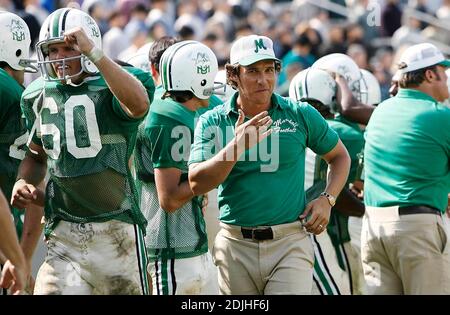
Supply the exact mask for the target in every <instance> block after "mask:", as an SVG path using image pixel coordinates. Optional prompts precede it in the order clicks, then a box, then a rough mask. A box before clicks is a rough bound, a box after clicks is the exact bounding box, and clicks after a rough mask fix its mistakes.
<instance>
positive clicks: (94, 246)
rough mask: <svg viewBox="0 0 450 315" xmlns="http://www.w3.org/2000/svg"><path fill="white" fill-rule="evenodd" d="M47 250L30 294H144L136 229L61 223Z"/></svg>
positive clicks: (143, 259) (109, 224)
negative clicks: (32, 291) (33, 289)
mask: <svg viewBox="0 0 450 315" xmlns="http://www.w3.org/2000/svg"><path fill="white" fill-rule="evenodd" d="M47 246H48V252H47V255H46V257H45V261H44V263H43V264H42V266H41V268H40V269H39V272H38V275H37V278H36V285H35V291H34V294H45V295H47V294H64V295H66V294H71V295H72V294H83V295H91V294H104V295H110V294H111V295H112V294H121V295H139V294H148V282H147V281H148V280H147V273H146V267H147V255H146V250H145V244H144V238H143V235H142V232H141V230H140V229H139V227H138V226H137V225H133V224H129V223H125V222H121V221H117V220H111V221H108V222H103V223H81V224H79V223H70V222H66V221H61V222H59V223H58V225H57V227H56V228H55V230H54V231H53V232H52V233H51V235H50V236H49V238H48V240H47Z"/></svg>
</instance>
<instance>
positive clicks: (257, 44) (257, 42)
mask: <svg viewBox="0 0 450 315" xmlns="http://www.w3.org/2000/svg"><path fill="white" fill-rule="evenodd" d="M260 49H264V50H267V47H266V46H264V41H263V39H262V38H260V39H255V53H258V51H259V50H260Z"/></svg>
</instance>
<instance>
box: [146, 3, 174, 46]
mask: <svg viewBox="0 0 450 315" xmlns="http://www.w3.org/2000/svg"><path fill="white" fill-rule="evenodd" d="M169 11H170V4H169V2H168V1H167V0H156V1H152V9H151V10H150V12H149V13H148V16H147V20H146V23H147V26H148V28H149V31H150V34H151V37H152V38H153V39H154V40H157V39H159V38H162V37H163V36H174V35H175V30H174V29H173V24H174V23H175V19H173V18H172V15H171V13H170V12H169Z"/></svg>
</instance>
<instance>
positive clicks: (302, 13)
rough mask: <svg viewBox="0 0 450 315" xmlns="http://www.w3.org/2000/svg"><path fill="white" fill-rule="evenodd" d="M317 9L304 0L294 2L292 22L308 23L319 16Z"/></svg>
mask: <svg viewBox="0 0 450 315" xmlns="http://www.w3.org/2000/svg"><path fill="white" fill-rule="evenodd" d="M319 10H320V9H319V8H318V7H317V6H315V5H313V4H311V3H308V1H306V0H294V1H293V2H292V6H291V11H292V12H293V14H294V20H295V21H297V22H303V21H308V20H309V19H311V18H313V17H315V16H317V15H318V14H319Z"/></svg>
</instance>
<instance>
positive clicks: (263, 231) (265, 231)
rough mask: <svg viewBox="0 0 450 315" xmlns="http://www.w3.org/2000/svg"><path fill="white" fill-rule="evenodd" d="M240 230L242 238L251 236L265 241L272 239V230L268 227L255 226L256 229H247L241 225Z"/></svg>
mask: <svg viewBox="0 0 450 315" xmlns="http://www.w3.org/2000/svg"><path fill="white" fill-rule="evenodd" d="M241 232H242V236H243V237H244V238H251V239H253V240H257V241H265V240H272V239H273V231H272V228H270V227H267V228H256V229H249V228H244V227H242V228H241Z"/></svg>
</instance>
